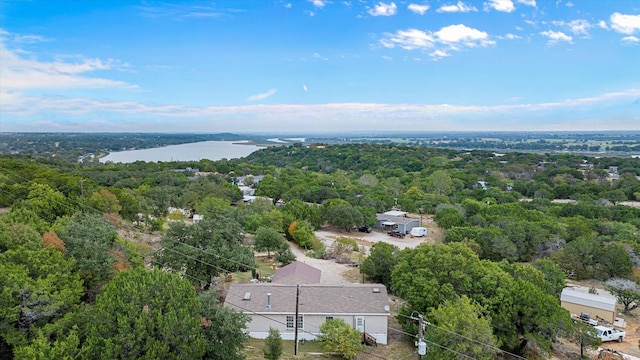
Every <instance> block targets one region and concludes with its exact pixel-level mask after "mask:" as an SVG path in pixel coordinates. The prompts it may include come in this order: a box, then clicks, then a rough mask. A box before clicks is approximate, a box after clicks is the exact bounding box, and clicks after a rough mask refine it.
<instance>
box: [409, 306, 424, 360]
mask: <svg viewBox="0 0 640 360" xmlns="http://www.w3.org/2000/svg"><path fill="white" fill-rule="evenodd" d="M412 315H413V314H412ZM409 318H410V319H412V320H418V341H416V346H417V347H418V360H421V359H422V356H423V355H426V354H427V343H426V342H425V341H424V339H423V337H424V334H423V331H424V318H423V317H422V314H420V313H418V317H417V318H415V317H413V316H409Z"/></svg>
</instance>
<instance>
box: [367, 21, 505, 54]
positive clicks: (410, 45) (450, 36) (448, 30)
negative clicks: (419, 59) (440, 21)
mask: <svg viewBox="0 0 640 360" xmlns="http://www.w3.org/2000/svg"><path fill="white" fill-rule="evenodd" d="M384 35H385V36H384V38H383V39H381V40H380V43H381V45H382V46H384V47H386V48H395V47H399V48H401V49H404V50H432V51H431V53H430V54H429V56H431V58H432V59H434V60H437V59H441V58H443V57H446V56H450V54H451V52H452V51H461V50H463V49H464V48H473V47H478V46H482V47H485V46H490V45H494V44H495V41H494V40H491V38H490V37H489V34H487V33H486V32H484V31H480V30H477V29H474V28H470V27H467V26H466V25H463V24H457V25H449V26H445V27H443V28H441V29H440V30H438V31H436V32H431V31H429V32H427V31H422V30H418V29H407V30H398V31H396V32H395V33H393V34H389V33H387V34H384Z"/></svg>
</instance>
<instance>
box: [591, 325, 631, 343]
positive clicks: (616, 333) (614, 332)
mask: <svg viewBox="0 0 640 360" xmlns="http://www.w3.org/2000/svg"><path fill="white" fill-rule="evenodd" d="M594 328H595V329H596V331H597V332H598V337H599V338H600V340H602V342H605V341H617V342H622V340H624V338H625V336H627V333H626V332H624V331H621V330H618V329H615V328H608V327H605V326H594Z"/></svg>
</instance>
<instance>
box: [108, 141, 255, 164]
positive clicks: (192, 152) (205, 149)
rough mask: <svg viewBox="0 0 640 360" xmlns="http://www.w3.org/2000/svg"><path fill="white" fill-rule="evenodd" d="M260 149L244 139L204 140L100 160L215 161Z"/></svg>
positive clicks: (117, 153) (113, 155)
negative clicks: (243, 142) (246, 142)
mask: <svg viewBox="0 0 640 360" xmlns="http://www.w3.org/2000/svg"><path fill="white" fill-rule="evenodd" d="M259 149H261V148H260V147H259V146H255V145H248V144H242V141H240V142H239V141H203V142H197V143H190V144H181V145H170V146H164V147H160V148H153V149H143V150H127V151H116V152H112V153H109V155H107V156H105V157H103V158H101V159H100V162H103V163H106V162H114V163H132V162H136V161H147V162H157V161H199V160H201V159H209V160H213V161H215V160H221V159H237V158H241V157H245V156H247V155H249V154H251V153H252V152H254V151H256V150H259Z"/></svg>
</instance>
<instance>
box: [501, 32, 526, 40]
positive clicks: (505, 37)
mask: <svg viewBox="0 0 640 360" xmlns="http://www.w3.org/2000/svg"><path fill="white" fill-rule="evenodd" d="M503 38H504V39H508V40H515V39H522V37H520V36H518V35H515V34H511V33H509V34H507V35H505V36H503Z"/></svg>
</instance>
